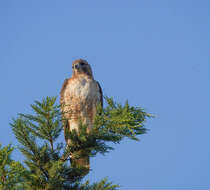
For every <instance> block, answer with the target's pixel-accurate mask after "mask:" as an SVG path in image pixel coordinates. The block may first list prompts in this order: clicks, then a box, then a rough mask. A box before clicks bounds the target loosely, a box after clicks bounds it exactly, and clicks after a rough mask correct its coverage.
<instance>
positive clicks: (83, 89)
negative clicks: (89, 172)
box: [60, 59, 103, 169]
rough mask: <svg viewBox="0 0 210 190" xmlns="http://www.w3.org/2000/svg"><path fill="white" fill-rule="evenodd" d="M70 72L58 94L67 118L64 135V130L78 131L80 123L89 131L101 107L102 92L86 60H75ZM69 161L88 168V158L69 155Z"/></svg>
mask: <svg viewBox="0 0 210 190" xmlns="http://www.w3.org/2000/svg"><path fill="white" fill-rule="evenodd" d="M72 71H73V74H72V77H71V78H69V79H66V80H65V81H64V83H63V86H62V89H61V92H60V103H61V105H64V106H61V107H62V112H63V113H64V117H65V118H68V121H67V124H66V126H65V127H64V133H65V132H66V130H68V131H71V130H73V129H75V130H78V129H79V125H80V123H81V122H82V124H83V125H86V126H87V129H88V131H90V130H91V128H92V127H93V122H94V119H95V115H96V111H97V106H98V104H101V106H102V107H103V94H102V90H101V87H100V85H99V83H98V82H97V81H95V80H94V78H93V73H92V69H91V67H90V65H89V64H88V62H87V61H86V60H83V59H78V60H75V61H74V62H73V64H72ZM66 142H67V143H68V144H69V145H71V140H70V139H66ZM70 160H71V164H72V165H76V166H82V167H86V168H88V169H89V167H90V166H89V157H88V156H85V157H84V156H83V157H82V156H81V157H80V158H77V159H76V158H74V155H70Z"/></svg>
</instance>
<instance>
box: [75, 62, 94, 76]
mask: <svg viewBox="0 0 210 190" xmlns="http://www.w3.org/2000/svg"><path fill="white" fill-rule="evenodd" d="M72 71H73V75H76V74H86V75H88V76H90V77H92V75H93V74H92V69H91V67H90V65H89V64H88V62H87V61H86V60H84V59H77V60H75V61H73V63H72Z"/></svg>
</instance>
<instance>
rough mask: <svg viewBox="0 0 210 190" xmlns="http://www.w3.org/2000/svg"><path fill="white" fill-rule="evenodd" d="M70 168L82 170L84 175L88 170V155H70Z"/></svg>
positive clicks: (79, 153)
mask: <svg viewBox="0 0 210 190" xmlns="http://www.w3.org/2000/svg"><path fill="white" fill-rule="evenodd" d="M70 161H71V166H72V167H73V168H81V169H84V171H85V172H84V173H85V175H86V174H87V173H88V172H89V170H90V157H89V156H88V155H82V153H81V152H76V154H75V155H71V157H70Z"/></svg>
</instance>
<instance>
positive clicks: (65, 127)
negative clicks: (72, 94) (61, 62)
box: [60, 79, 70, 141]
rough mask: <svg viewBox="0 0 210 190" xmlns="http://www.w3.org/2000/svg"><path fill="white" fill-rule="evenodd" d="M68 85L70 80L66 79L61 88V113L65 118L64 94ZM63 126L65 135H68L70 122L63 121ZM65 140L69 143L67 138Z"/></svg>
mask: <svg viewBox="0 0 210 190" xmlns="http://www.w3.org/2000/svg"><path fill="white" fill-rule="evenodd" d="M67 84H68V79H66V80H65V81H64V82H63V85H62V88H61V91H60V105H61V111H62V112H63V114H62V115H63V116H64V113H65V108H64V107H65V104H66V102H65V97H64V93H65V90H66V86H67ZM63 124H64V127H63V128H64V135H66V132H67V131H68V129H69V128H70V126H69V124H68V122H67V121H66V120H64V121H63ZM65 140H66V141H67V140H68V139H67V137H65Z"/></svg>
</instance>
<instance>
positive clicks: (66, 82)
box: [60, 79, 68, 106]
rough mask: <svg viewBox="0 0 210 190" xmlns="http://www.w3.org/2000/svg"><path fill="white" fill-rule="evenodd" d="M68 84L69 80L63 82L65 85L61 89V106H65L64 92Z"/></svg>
mask: <svg viewBox="0 0 210 190" xmlns="http://www.w3.org/2000/svg"><path fill="white" fill-rule="evenodd" d="M67 84H68V79H66V80H65V81H64V82H63V85H62V88H61V91H60V104H61V106H62V105H64V104H65V102H64V92H65V90H66V86H67Z"/></svg>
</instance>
